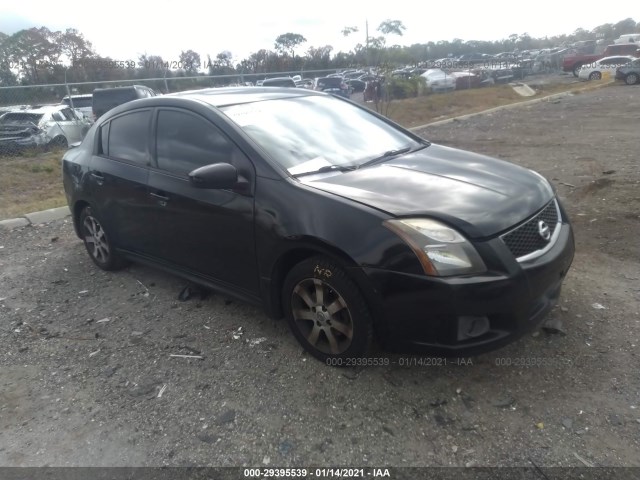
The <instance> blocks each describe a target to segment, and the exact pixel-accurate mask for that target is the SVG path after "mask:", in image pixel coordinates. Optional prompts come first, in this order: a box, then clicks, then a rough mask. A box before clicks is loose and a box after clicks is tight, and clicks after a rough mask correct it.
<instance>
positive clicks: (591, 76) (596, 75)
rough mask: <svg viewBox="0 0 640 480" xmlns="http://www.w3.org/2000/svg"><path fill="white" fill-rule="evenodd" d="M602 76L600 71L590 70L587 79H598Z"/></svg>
mask: <svg viewBox="0 0 640 480" xmlns="http://www.w3.org/2000/svg"><path fill="white" fill-rule="evenodd" d="M601 78H602V73H600V72H591V73H590V74H589V80H600V79H601Z"/></svg>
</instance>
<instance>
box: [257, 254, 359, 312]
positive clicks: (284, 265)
mask: <svg viewBox="0 0 640 480" xmlns="http://www.w3.org/2000/svg"><path fill="white" fill-rule="evenodd" d="M316 255H322V256H327V257H330V258H333V259H335V260H338V261H339V262H340V263H342V264H343V265H345V266H355V263H354V262H353V260H351V259H350V258H349V256H348V255H346V254H345V253H344V252H341V251H339V250H337V249H334V248H331V247H327V246H324V245H323V246H322V247H320V246H308V247H300V248H295V249H293V250H289V251H287V252H285V253H284V254H283V255H282V256H281V257H280V258H279V259H278V260H277V261H276V263H275V265H274V266H273V268H272V270H271V283H270V292H269V294H270V297H271V298H270V302H269V303H270V304H271V309H270V310H271V311H272V313H273V315H274V316H276V317H282V316H283V314H284V313H283V309H282V285H283V284H284V279H285V278H286V277H287V274H288V273H289V271H291V269H292V268H293V267H294V266H295V265H297V264H298V263H300V262H302V261H303V260H306V259H307V258H311V257H313V256H316Z"/></svg>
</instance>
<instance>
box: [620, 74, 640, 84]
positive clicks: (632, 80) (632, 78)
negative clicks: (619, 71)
mask: <svg viewBox="0 0 640 480" xmlns="http://www.w3.org/2000/svg"><path fill="white" fill-rule="evenodd" d="M638 80H640V77H639V76H638V74H637V73H630V74H629V75H627V76H626V77H625V78H624V82H625V83H626V84H627V85H635V84H636V83H638Z"/></svg>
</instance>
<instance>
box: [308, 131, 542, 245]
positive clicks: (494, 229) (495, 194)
mask: <svg viewBox="0 0 640 480" xmlns="http://www.w3.org/2000/svg"><path fill="white" fill-rule="evenodd" d="M299 180H300V181H301V182H302V183H304V184H306V185H308V186H311V187H314V188H317V189H320V190H323V191H326V192H330V193H333V194H336V195H339V196H341V197H345V198H349V199H351V200H354V201H357V202H360V203H363V204H366V205H369V206H371V207H374V208H376V209H378V210H382V211H384V212H386V213H388V214H390V215H392V216H414V215H418V216H429V217H433V218H439V219H441V220H443V221H445V222H447V223H449V224H451V225H453V226H455V227H457V228H459V229H461V230H462V231H464V232H465V233H466V234H467V235H468V236H469V237H471V238H480V237H489V236H492V235H495V234H497V233H499V232H502V231H504V230H507V229H509V228H510V227H512V226H513V225H515V224H517V223H519V222H521V221H522V220H524V219H525V218H527V217H529V216H530V215H532V214H533V213H535V212H536V211H537V210H539V209H541V208H542V207H543V206H544V205H546V204H547V203H548V202H549V201H550V200H551V199H552V198H553V196H554V193H553V190H552V188H551V185H550V184H549V182H547V181H546V180H545V179H544V178H543V177H542V176H540V175H539V174H537V173H535V172H533V171H531V170H528V169H526V168H523V167H519V166H517V165H513V164H511V163H508V162H504V161H502V160H497V159H494V158H491V157H487V156H484V155H479V154H475V153H471V152H466V151H463V150H457V149H454V148H449V147H444V146H441V145H435V144H432V145H431V146H429V147H427V148H424V149H422V150H419V151H417V152H414V153H410V154H407V155H403V156H400V157H397V158H392V159H390V160H387V161H385V162H383V163H380V164H377V165H374V166H370V167H365V168H362V169H358V170H354V171H350V172H346V173H336V172H331V173H330V174H324V173H323V174H321V175H313V176H308V177H300V178H299Z"/></svg>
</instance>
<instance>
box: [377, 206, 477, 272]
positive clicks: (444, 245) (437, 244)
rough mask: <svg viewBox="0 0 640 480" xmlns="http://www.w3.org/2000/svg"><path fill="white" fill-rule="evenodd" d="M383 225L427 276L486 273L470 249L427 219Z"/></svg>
mask: <svg viewBox="0 0 640 480" xmlns="http://www.w3.org/2000/svg"><path fill="white" fill-rule="evenodd" d="M383 225H384V226H385V227H387V228H388V229H390V230H391V231H393V232H395V233H396V234H397V235H398V236H399V237H400V238H402V239H403V240H404V241H405V242H406V243H407V244H408V245H409V246H410V247H411V249H412V250H413V251H414V253H415V254H416V256H417V257H418V259H419V260H420V263H421V264H422V268H423V269H424V273H426V274H427V275H432V276H443V277H444V276H448V275H468V274H473V273H482V272H485V271H486V270H487V267H486V266H485V264H484V262H483V261H482V259H481V258H480V255H478V252H477V251H476V249H475V248H474V247H473V245H471V243H469V241H468V240H467V239H466V238H464V237H463V236H462V235H461V234H460V233H458V232H457V231H456V230H454V229H453V228H451V227H448V226H446V225H445V224H443V223H440V222H438V221H436V220H430V219H427V218H403V219H398V220H385V222H384V223H383Z"/></svg>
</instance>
